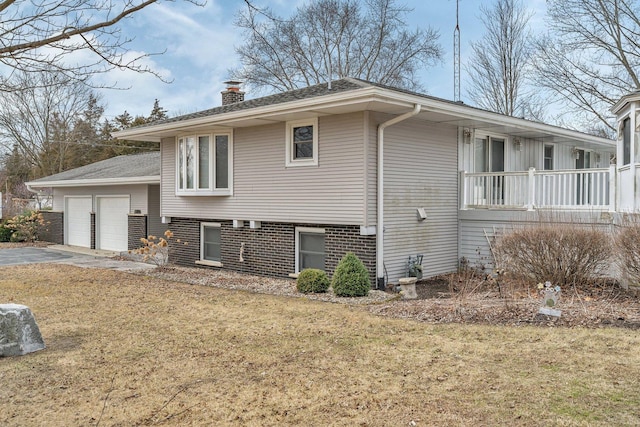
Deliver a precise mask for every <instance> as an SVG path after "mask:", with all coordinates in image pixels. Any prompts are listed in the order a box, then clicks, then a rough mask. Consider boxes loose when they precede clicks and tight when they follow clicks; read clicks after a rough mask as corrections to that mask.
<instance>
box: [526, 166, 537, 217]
mask: <svg viewBox="0 0 640 427" xmlns="http://www.w3.org/2000/svg"><path fill="white" fill-rule="evenodd" d="M535 172H536V169H535V168H529V175H528V177H529V178H528V179H529V198H528V200H529V201H528V203H527V210H528V211H532V210H533V206H534V204H535V200H536V176H535Z"/></svg>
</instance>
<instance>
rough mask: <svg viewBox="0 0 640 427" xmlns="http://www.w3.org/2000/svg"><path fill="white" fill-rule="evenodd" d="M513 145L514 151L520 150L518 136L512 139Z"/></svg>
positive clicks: (520, 142) (520, 144)
mask: <svg viewBox="0 0 640 427" xmlns="http://www.w3.org/2000/svg"><path fill="white" fill-rule="evenodd" d="M513 147H514V148H515V150H516V151H522V141H520V138H516V139H514V140H513Z"/></svg>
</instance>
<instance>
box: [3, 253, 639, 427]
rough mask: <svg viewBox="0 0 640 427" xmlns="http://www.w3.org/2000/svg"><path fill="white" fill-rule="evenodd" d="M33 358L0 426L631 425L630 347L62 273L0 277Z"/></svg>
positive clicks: (14, 365)
mask: <svg viewBox="0 0 640 427" xmlns="http://www.w3.org/2000/svg"><path fill="white" fill-rule="evenodd" d="M0 302H14V303H20V304H25V305H28V306H29V307H31V309H32V311H33V312H34V314H35V316H36V319H37V321H38V324H39V326H40V329H41V332H42V334H43V336H44V339H45V342H46V344H47V349H46V350H43V351H40V352H37V353H32V354H29V355H26V356H22V357H14V358H5V359H0V383H1V384H2V387H0V425H3V426H44V425H61V426H70V425H83V426H86V425H94V426H95V425H103V426H114V425H124V426H130V425H203V426H208V425H243V426H245V425H246V426H270V425H274V426H275V425H309V426H321V425H336V426H354V425H361V426H409V425H418V426H421V425H422V426H427V425H474V426H475V425H502V424H515V425H531V426H534V425H578V426H581V425H602V426H604V425H618V426H621V425H638V424H640V415H638V414H639V413H640V411H639V409H640V389H639V388H638V387H637V375H638V367H639V366H640V352H638V351H637V349H638V348H640V347H639V346H640V334H639V333H638V332H637V331H630V330H624V329H615V328H602V329H580V328H574V329H565V328H549V329H546V328H535V327H521V328H512V327H495V326H481V325H455V324H450V325H431V324H425V323H417V322H413V321H407V320H398V319H388V318H382V317H377V316H374V315H372V314H370V313H368V312H367V311H366V310H365V309H363V308H358V307H349V306H345V305H342V304H329V303H321V302H314V301H309V300H305V299H299V298H295V299H293V298H284V297H275V296H268V295H258V294H251V293H244V292H237V291H227V290H222V289H216V288H210V287H203V286H191V285H185V284H180V283H173V282H167V281H162V280H159V279H153V278H149V277H144V276H136V275H130V274H126V273H121V272H114V271H106V270H105V271H102V270H83V269H79V268H75V267H71V266H61V265H59V266H53V265H46V266H45V265H40V266H33V265H32V266H24V267H22V266H21V267H10V268H4V269H0Z"/></svg>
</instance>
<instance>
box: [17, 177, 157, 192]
mask: <svg viewBox="0 0 640 427" xmlns="http://www.w3.org/2000/svg"><path fill="white" fill-rule="evenodd" d="M25 184H26V186H27V189H29V191H32V192H37V191H34V190H33V189H32V188H46V187H99V186H103V185H135V184H160V175H155V176H137V177H121V178H98V179H91V178H89V179H81V178H78V179H68V180H58V181H29V182H25Z"/></svg>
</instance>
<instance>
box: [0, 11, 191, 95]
mask: <svg viewBox="0 0 640 427" xmlns="http://www.w3.org/2000/svg"><path fill="white" fill-rule="evenodd" d="M157 1H159V0H121V1H103V0H86V1H78V0H4V1H0V22H2V30H1V32H0V64H2V65H4V66H6V67H8V69H9V70H13V71H23V72H41V71H48V70H51V69H55V70H56V71H57V72H58V73H59V74H62V75H64V76H65V77H66V78H79V79H80V80H83V79H84V78H86V77H87V76H89V75H91V74H95V73H98V72H104V71H106V70H109V69H112V68H126V69H130V70H134V71H138V72H149V73H153V74H156V73H154V72H153V70H151V69H149V68H148V67H145V66H144V65H141V63H140V59H142V58H143V57H145V56H147V55H144V54H143V55H139V56H137V57H133V58H131V57H128V56H126V55H125V53H126V52H127V50H126V46H127V44H128V43H129V42H130V41H131V38H129V37H126V36H124V35H123V34H122V33H121V30H120V28H119V27H118V24H119V23H120V22H121V21H122V20H124V19H125V18H128V17H130V16H131V15H132V14H134V13H136V12H138V11H140V10H142V9H144V8H145V7H147V6H149V5H151V4H153V3H156V2H157ZM186 1H189V2H191V3H196V4H197V2H198V0H186ZM79 52H80V53H81V52H89V53H90V54H91V56H90V57H92V58H93V59H92V60H89V62H88V63H78V62H77V59H75V60H72V59H70V57H71V55H78V53H79ZM156 75H157V74H156ZM11 81H12V79H11V75H8V76H0V91H4V92H6V91H12V90H15V89H16V88H15V87H14V86H11V84H10V82H11ZM17 89H20V88H17Z"/></svg>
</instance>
